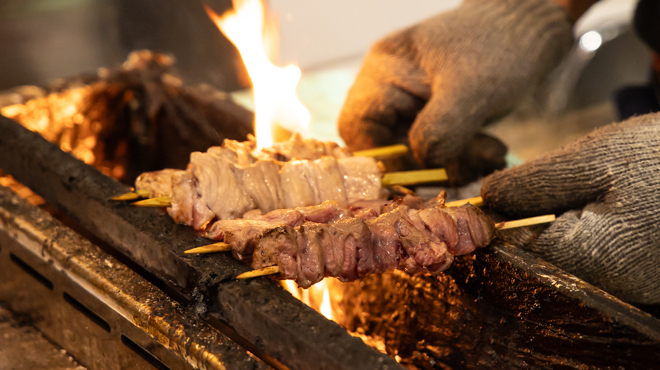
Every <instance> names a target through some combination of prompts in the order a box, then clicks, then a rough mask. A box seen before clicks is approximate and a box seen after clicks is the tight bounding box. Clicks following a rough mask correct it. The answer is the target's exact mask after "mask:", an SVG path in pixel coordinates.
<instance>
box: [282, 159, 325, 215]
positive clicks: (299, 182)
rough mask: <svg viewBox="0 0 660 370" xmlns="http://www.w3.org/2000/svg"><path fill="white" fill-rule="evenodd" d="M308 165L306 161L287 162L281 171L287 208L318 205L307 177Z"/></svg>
mask: <svg viewBox="0 0 660 370" xmlns="http://www.w3.org/2000/svg"><path fill="white" fill-rule="evenodd" d="M306 163H307V162H306V161H291V162H286V163H285V164H284V165H283V166H282V168H281V169H280V182H281V184H282V189H283V193H284V194H283V195H284V204H285V206H286V208H296V207H305V206H311V205H314V204H318V203H315V202H316V199H315V198H314V192H313V191H312V188H311V187H310V185H309V181H307V177H305V170H304V168H305V166H306Z"/></svg>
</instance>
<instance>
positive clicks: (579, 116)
mask: <svg viewBox="0 0 660 370" xmlns="http://www.w3.org/2000/svg"><path fill="white" fill-rule="evenodd" d="M458 4H460V0H417V1H414V2H410V1H404V0H393V1H387V2H382V1H377V0H362V1H359V2H357V1H349V0H335V1H332V2H328V1H321V0H306V1H292V0H269V1H267V5H268V7H269V10H270V12H271V16H270V20H271V22H273V25H274V27H276V29H278V30H279V45H278V47H277V50H278V55H277V56H275V58H274V59H275V60H274V62H276V63H278V64H287V63H294V64H297V65H299V66H300V67H301V69H302V70H303V79H302V81H301V83H300V85H299V95H300V98H301V100H302V101H303V103H304V104H305V105H306V106H307V107H308V109H310V111H311V112H312V120H313V127H314V129H313V130H314V131H313V132H314V135H315V136H318V137H322V138H325V139H331V140H338V141H340V138H338V136H337V133H336V118H337V115H338V114H339V110H340V108H341V104H342V103H343V100H344V97H345V94H346V91H347V90H348V88H349V87H350V85H351V83H352V81H353V79H354V77H355V75H356V74H357V72H358V70H359V66H360V62H361V59H362V57H363V56H364V54H365V53H366V52H367V50H368V48H369V46H370V45H371V44H372V43H373V42H375V41H376V40H377V39H379V38H380V37H382V36H383V35H385V34H387V33H389V32H392V31H394V30H397V29H400V28H403V27H406V26H409V25H412V24H415V23H416V22H418V21H420V20H422V19H425V18H427V17H430V16H433V15H434V14H437V13H439V12H442V11H446V10H448V9H451V8H453V7H455V6H457V5H458ZM209 5H210V6H211V7H212V8H213V9H214V10H215V11H216V12H218V13H221V12H222V11H223V10H225V9H228V8H230V7H231V2H230V0H213V1H209ZM634 5H635V1H634V0H606V1H601V2H600V3H598V4H597V6H595V7H593V8H592V9H591V10H590V11H589V13H588V14H587V15H586V16H585V17H583V19H581V20H580V22H579V23H578V24H577V25H576V27H575V36H576V42H575V46H574V48H573V51H572V52H571V55H570V56H569V57H568V58H567V60H566V62H565V63H564V65H562V66H561V67H560V68H559V69H558V70H557V71H556V73H554V74H553V76H552V77H551V78H550V79H549V80H548V81H547V82H546V84H545V85H544V86H543V87H542V88H541V89H539V92H538V93H537V94H534V95H530V97H529V99H528V101H526V102H525V103H524V104H523V105H522V106H521V109H520V110H519V111H517V112H515V114H513V115H511V116H509V117H507V118H505V119H504V120H503V121H502V122H500V123H497V124H494V125H492V126H491V127H489V128H488V129H487V130H488V131H489V132H490V133H492V134H494V135H496V136H498V137H500V138H502V139H503V140H504V141H505V142H506V143H507V144H508V145H509V147H510V148H512V151H513V152H514V153H515V154H516V155H517V156H518V157H519V158H520V159H521V160H525V159H529V158H530V157H533V156H534V155H536V154H538V153H541V152H543V151H546V150H548V149H551V148H553V147H557V146H559V145H561V144H563V143H565V142H567V141H570V140H572V139H573V138H574V137H579V136H582V134H583V133H584V132H586V131H589V130H591V129H592V128H593V127H596V126H599V125H603V124H606V123H609V122H612V121H615V120H617V113H616V110H615V109H614V105H613V100H612V97H613V94H614V93H615V92H616V91H617V90H618V89H620V88H622V87H624V86H631V85H643V84H647V83H648V81H649V73H650V54H649V52H648V51H647V49H646V47H645V46H644V45H642V44H641V42H640V41H638V40H637V38H636V37H635V35H634V33H633V32H632V31H631V28H630V20H631V18H632V11H633V9H634ZM0 48H1V50H2V52H1V53H0V55H2V56H1V57H0V90H7V89H11V88H13V87H16V86H19V85H37V86H47V85H48V84H49V83H51V82H52V81H54V80H56V79H58V78H63V77H72V76H75V75H77V74H81V73H90V72H91V73H94V72H95V70H96V69H97V68H99V67H104V66H113V65H117V64H118V63H121V62H122V61H124V60H125V58H126V56H127V55H128V53H129V52H130V51H132V50H135V49H145V48H146V49H151V50H155V51H161V52H165V53H169V54H171V55H173V56H174V57H175V58H176V68H177V70H178V71H179V74H180V75H181V77H182V78H183V80H184V81H185V82H186V83H190V84H197V83H207V84H210V85H212V86H214V87H215V88H217V89H220V90H224V91H229V92H232V91H235V92H236V94H235V95H234V96H235V97H236V99H237V100H239V101H240V102H243V104H245V105H247V106H249V105H250V97H249V94H248V93H246V92H241V91H240V90H242V89H245V88H246V87H247V86H248V84H249V81H248V80H247V79H246V77H245V72H244V70H243V68H242V63H241V61H240V59H239V58H238V56H237V53H236V51H235V50H234V48H233V46H232V45H231V44H230V43H229V41H227V40H226V39H225V38H224V37H223V36H222V35H221V33H220V32H219V31H218V30H217V28H216V27H215V25H213V23H212V22H211V21H210V20H209V19H208V17H207V15H206V13H205V12H204V9H203V7H202V3H201V1H199V0H187V1H181V0H3V1H2V2H0ZM558 127H559V128H561V130H557V128H558ZM539 130H541V131H539ZM556 132H561V133H562V135H561V136H557V134H556ZM539 133H540V134H539ZM543 133H547V135H544V134H543Z"/></svg>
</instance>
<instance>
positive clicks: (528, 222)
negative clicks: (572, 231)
mask: <svg viewBox="0 0 660 370" xmlns="http://www.w3.org/2000/svg"><path fill="white" fill-rule="evenodd" d="M554 220H555V215H544V216H536V217H529V218H523V219H521V220H515V221H504V222H498V223H496V224H495V227H496V228H498V229H499V230H506V229H513V228H516V227H523V226H532V225H539V224H545V223H548V222H552V221H554Z"/></svg>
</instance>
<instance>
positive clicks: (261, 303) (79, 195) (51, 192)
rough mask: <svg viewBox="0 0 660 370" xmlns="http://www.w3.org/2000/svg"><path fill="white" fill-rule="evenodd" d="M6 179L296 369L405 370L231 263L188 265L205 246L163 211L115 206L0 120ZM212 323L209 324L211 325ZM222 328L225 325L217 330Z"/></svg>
mask: <svg viewBox="0 0 660 370" xmlns="http://www.w3.org/2000/svg"><path fill="white" fill-rule="evenodd" d="M0 132H2V135H0V169H2V170H3V171H4V172H6V173H8V174H11V175H12V176H14V177H15V178H16V179H17V180H18V181H20V182H21V183H23V184H24V185H26V186H28V187H29V188H31V189H32V190H33V191H34V192H36V193H37V194H39V195H41V196H42V197H43V198H44V199H45V200H46V201H47V202H48V203H50V204H51V205H53V206H56V207H58V208H59V209H61V210H62V211H63V212H65V213H66V214H68V215H69V216H71V217H72V218H73V219H74V220H75V221H76V222H78V223H79V224H80V225H81V226H82V227H83V228H84V229H86V230H87V231H88V232H91V233H92V234H94V235H95V236H96V237H98V238H100V239H101V240H103V241H104V242H106V243H107V244H109V245H110V246H111V247H112V248H115V249H116V250H117V251H119V252H121V253H122V254H124V255H125V256H127V257H128V258H130V259H131V260H132V261H134V262H136V263H138V264H139V265H140V266H142V267H144V268H145V269H146V270H147V271H149V272H150V273H152V274H153V275H155V276H156V277H157V278H158V279H159V280H160V281H161V283H163V284H164V285H165V286H166V287H167V288H168V289H170V290H171V291H172V292H175V294H176V295H178V296H179V297H178V299H179V300H180V301H189V302H191V304H195V305H197V309H198V312H200V313H202V314H204V313H206V314H208V315H209V316H210V317H211V319H215V320H219V321H221V322H226V323H227V324H229V326H231V327H232V328H233V329H234V330H235V331H236V332H237V333H238V334H239V335H240V336H242V337H244V338H245V339H247V340H248V341H250V342H251V343H253V344H254V345H256V347H258V349H260V350H262V351H264V352H265V353H267V354H268V355H270V356H272V357H273V358H275V359H276V360H278V361H280V362H282V363H284V364H285V365H286V366H289V367H291V368H294V369H308V368H317V369H340V368H341V369H375V368H379V369H400V368H401V367H400V365H399V364H397V363H396V362H395V361H394V360H393V359H392V358H391V357H389V356H387V355H384V354H382V353H379V352H377V351H375V350H373V349H371V348H370V347H368V346H367V345H366V344H364V343H363V342H362V341H361V340H359V339H357V338H354V337H352V336H350V335H349V334H348V333H347V332H346V331H345V330H343V329H342V328H341V327H340V326H339V325H337V324H336V323H333V322H331V321H329V320H327V319H325V318H324V317H323V316H321V315H320V314H318V313H316V312H315V311H314V310H312V309H311V308H309V307H307V306H305V305H304V304H302V303H301V302H300V301H298V300H296V299H295V298H294V297H292V296H291V295H290V294H289V293H287V292H285V291H284V290H283V289H282V288H280V287H279V286H278V285H277V284H276V283H274V282H272V281H269V280H266V279H256V280H251V281H245V280H242V281H237V280H235V279H234V277H235V276H236V275H238V274H239V273H242V272H245V271H246V270H248V267H246V266H245V265H243V264H241V263H239V262H237V261H235V260H234V259H233V258H232V257H231V256H229V255H218V256H214V257H213V258H209V257H208V256H188V255H185V254H184V253H183V252H184V250H186V249H188V248H191V247H196V246H200V245H203V244H205V243H207V241H205V240H204V239H202V238H200V237H199V236H198V235H197V234H196V233H195V232H194V231H192V230H191V229H189V228H187V227H184V226H181V225H176V224H174V223H173V222H172V221H171V220H170V218H169V217H168V216H167V215H165V214H164V213H163V212H161V211H160V210H157V209H143V208H136V207H131V206H128V205H126V204H120V203H116V202H112V201H110V198H111V197H112V196H114V195H117V194H120V193H122V192H125V191H126V190H127V189H126V187H125V186H124V185H121V184H120V183H118V182H117V181H115V180H113V179H111V178H109V177H107V176H105V175H103V174H101V173H100V172H99V171H97V170H96V169H95V168H93V167H91V166H88V165H86V164H84V163H83V162H81V161H79V160H77V159H75V158H73V157H72V156H71V155H69V154H67V153H64V152H63V151H61V150H60V148H59V147H57V146H56V145H54V144H52V143H50V142H48V141H46V140H45V139H43V138H42V137H41V136H40V135H38V134H36V133H34V132H30V131H28V130H27V129H25V128H24V127H22V126H20V125H19V124H17V123H16V122H14V121H12V120H9V119H7V118H5V117H1V116H0ZM212 322H213V320H212ZM219 326H221V325H219Z"/></svg>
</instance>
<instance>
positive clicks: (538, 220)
mask: <svg viewBox="0 0 660 370" xmlns="http://www.w3.org/2000/svg"><path fill="white" fill-rule="evenodd" d="M554 220H555V215H543V216H537V217H530V218H524V219H520V220H515V221H507V222H500V223H497V224H495V227H496V228H497V229H499V230H505V229H513V228H517V227H524V226H532V225H539V224H544V223H548V222H553V221H554ZM200 248H203V247H200ZM195 249H198V248H195ZM230 250H231V246H230V245H228V244H226V245H225V246H224V248H223V249H222V250H217V251H219V252H220V251H230ZM189 251H192V250H189ZM189 251H186V253H188V252H189ZM198 253H204V252H198ZM279 273H280V269H279V266H269V267H264V268H261V269H257V270H252V271H247V272H244V273H242V274H240V275H238V276H236V279H252V278H256V277H260V276H269V275H275V274H279Z"/></svg>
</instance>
